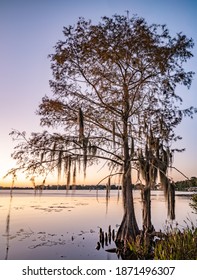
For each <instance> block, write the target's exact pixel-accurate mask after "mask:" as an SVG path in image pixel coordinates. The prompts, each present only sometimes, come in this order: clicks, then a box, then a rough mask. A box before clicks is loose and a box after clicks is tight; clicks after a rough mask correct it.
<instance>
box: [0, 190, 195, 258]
mask: <svg viewBox="0 0 197 280" xmlns="http://www.w3.org/2000/svg"><path fill="white" fill-rule="evenodd" d="M182 194H183V193H178V195H177V196H176V222H178V223H179V226H180V227H181V226H185V220H187V219H189V220H192V221H193V222H194V223H196V215H195V214H193V213H192V209H191V208H190V206H189V202H190V197H188V196H182ZM134 202H135V209H136V217H137V220H138V223H139V227H141V223H142V220H141V215H142V204H141V201H140V192H139V191H134ZM122 214H123V210H122V201H121V197H119V198H118V192H117V191H111V192H110V199H109V201H108V203H106V196H105V191H101V190H99V191H98V194H97V192H96V191H93V190H92V191H87V190H84V191H79V190H76V191H69V192H68V193H67V194H66V192H65V191H55V190H50V191H46V190H45V191H43V192H42V194H39V193H37V194H36V195H35V194H34V191H30V190H14V191H13V196H12V198H10V192H9V191H2V190H1V192H0V217H1V219H0V259H11V260H14V259H18V260H21V259H29V260H33V259H37V260H38V259H46V260H49V259H70V260H74V259H84V260H87V259H92V260H93V259H98V260H99V259H117V256H116V254H112V253H108V252H106V251H105V250H104V249H101V250H99V251H98V250H96V249H95V247H96V244H97V241H98V232H99V228H100V227H101V228H102V229H103V230H104V231H106V232H107V231H108V227H109V225H111V228H112V229H115V231H117V229H118V226H119V224H120V222H121V219H122ZM152 220H153V224H154V226H155V229H156V230H159V229H163V228H164V226H165V224H166V220H167V210H166V202H165V199H164V196H163V193H162V192H160V191H155V192H153V194H152ZM114 247H115V245H114V244H113V242H112V243H111V244H108V246H107V247H105V248H114Z"/></svg>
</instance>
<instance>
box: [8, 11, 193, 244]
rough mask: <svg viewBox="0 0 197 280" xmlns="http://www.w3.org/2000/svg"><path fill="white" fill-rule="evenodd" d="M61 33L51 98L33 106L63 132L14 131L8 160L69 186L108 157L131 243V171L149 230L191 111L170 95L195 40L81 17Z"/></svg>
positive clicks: (136, 23)
mask: <svg viewBox="0 0 197 280" xmlns="http://www.w3.org/2000/svg"><path fill="white" fill-rule="evenodd" d="M63 36H64V39H62V40H60V41H59V42H57V44H56V46H55V51H54V53H53V54H51V55H50V56H49V57H50V60H51V69H52V73H53V79H52V80H51V81H50V87H51V90H52V92H53V96H52V97H48V96H45V97H43V99H42V102H41V104H40V105H39V109H38V115H40V117H41V125H42V126H43V127H46V128H47V127H50V128H54V127H56V128H60V127H61V130H62V129H63V132H62V133H60V132H59V133H49V132H47V130H45V131H44V132H43V133H32V135H31V137H30V138H27V139H26V138H25V135H24V134H21V133H19V132H16V131H15V132H13V134H14V135H15V137H19V136H20V137H21V136H22V138H23V141H22V142H20V143H19V145H18V146H17V147H16V149H15V152H14V153H13V158H15V159H16V160H17V164H18V167H17V168H19V169H21V168H22V169H24V170H25V171H26V172H29V173H30V174H32V173H33V174H35V173H36V172H37V173H38V174H39V175H40V174H43V175H45V174H47V173H49V172H52V171H54V170H55V169H57V170H58V174H59V175H60V173H61V172H64V174H65V175H66V178H67V179H66V180H67V185H68V186H69V185H70V183H71V179H72V178H73V180H74V182H75V179H76V178H77V172H81V171H82V169H83V172H84V175H85V174H86V167H87V164H88V163H98V162H99V161H100V160H106V161H107V162H108V163H109V165H108V166H109V169H110V173H109V178H112V177H113V175H114V174H119V175H120V176H121V178H122V197H123V208H124V215H123V219H122V222H121V225H120V228H119V230H118V233H117V236H116V240H117V241H128V240H130V239H135V238H136V236H137V235H138V234H139V233H140V230H139V227H138V224H137V221H136V217H135V209H134V201H133V190H132V176H133V175H132V174H133V170H134V169H135V170H136V169H137V170H138V177H139V178H140V180H143V182H145V188H146V189H144V195H145V197H146V198H145V199H144V215H143V220H144V226H145V227H146V228H151V227H152V224H151V216H150V211H151V208H150V189H151V188H152V186H153V185H154V183H155V181H156V178H157V177H158V174H159V175H160V180H161V183H162V184H163V186H164V188H165V190H166V193H168V192H169V190H170V187H169V186H170V184H169V179H168V175H167V171H168V168H169V165H170V158H171V156H172V153H173V151H172V150H171V143H172V142H173V141H175V140H177V136H176V135H175V133H174V129H175V127H176V126H177V125H178V124H179V123H180V122H181V120H182V118H183V117H184V116H186V115H188V116H192V114H193V113H194V111H195V110H194V109H193V108H188V109H185V110H181V109H180V105H179V103H180V102H181V101H182V100H181V98H180V97H179V96H178V95H176V86H177V85H179V84H181V85H184V86H187V87H188V88H189V86H190V84H191V81H192V76H193V72H186V71H185V70H184V68H183V64H184V63H185V62H186V61H187V60H188V59H189V58H190V57H192V53H191V51H190V49H191V48H192V47H193V41H192V39H188V38H187V37H186V36H185V35H183V34H182V33H179V34H177V35H176V36H174V37H171V36H170V34H169V31H168V29H167V27H166V26H165V25H157V24H152V25H148V24H147V23H146V21H145V20H144V19H143V18H139V17H137V16H134V17H132V18H130V19H129V18H128V17H125V16H119V15H115V16H113V17H112V18H108V17H103V18H102V20H101V22H100V23H98V24H93V23H92V22H91V21H86V20H85V19H83V18H80V19H79V20H78V22H77V23H76V24H75V25H74V26H68V27H64V29H63ZM14 171H15V170H14V169H13V170H11V172H14ZM109 182H110V180H109ZM108 185H109V184H108ZM169 197H170V196H169ZM170 201H171V200H169V204H170ZM171 205H172V204H171ZM172 208H173V207H172Z"/></svg>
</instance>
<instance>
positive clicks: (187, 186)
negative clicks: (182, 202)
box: [0, 177, 197, 192]
mask: <svg viewBox="0 0 197 280" xmlns="http://www.w3.org/2000/svg"><path fill="white" fill-rule="evenodd" d="M193 178H195V180H194V179H193ZM194 181H195V182H194ZM132 187H133V190H141V188H142V187H143V185H141V184H136V185H132ZM10 189H17V190H68V189H71V190H106V185H105V184H102V185H96V184H95V185H92V184H91V185H70V186H69V187H68V186H66V185H36V186H25V187H20V186H13V187H12V186H0V190H10ZM121 189H122V188H121V186H120V185H115V184H114V185H113V184H112V185H111V186H110V190H121ZM153 190H155V191H156V190H159V191H160V190H163V189H162V188H161V186H160V185H159V184H158V185H156V186H155V187H154V189H153ZM175 191H186V192H187V191H188V192H197V178H196V177H192V178H191V179H190V180H185V181H178V182H176V183H175Z"/></svg>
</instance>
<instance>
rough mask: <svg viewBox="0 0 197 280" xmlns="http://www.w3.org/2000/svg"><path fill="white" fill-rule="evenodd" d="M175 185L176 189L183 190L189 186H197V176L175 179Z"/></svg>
mask: <svg viewBox="0 0 197 280" xmlns="http://www.w3.org/2000/svg"><path fill="white" fill-rule="evenodd" d="M175 186H176V187H175V188H176V190H178V191H182V190H183V191H184V190H187V189H188V188H191V187H197V177H191V178H190V179H189V180H184V181H177V182H176V183H175Z"/></svg>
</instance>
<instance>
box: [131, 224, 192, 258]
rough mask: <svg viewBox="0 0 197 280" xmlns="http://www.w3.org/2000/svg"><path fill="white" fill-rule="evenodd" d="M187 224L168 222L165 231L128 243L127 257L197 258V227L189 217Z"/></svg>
mask: <svg viewBox="0 0 197 280" xmlns="http://www.w3.org/2000/svg"><path fill="white" fill-rule="evenodd" d="M185 224H186V225H185V226H184V227H183V229H180V225H178V224H176V226H175V227H173V226H172V225H167V224H166V226H165V228H164V231H163V232H159V233H158V234H157V233H155V234H154V236H144V237H143V239H142V238H140V237H139V238H137V239H136V241H135V242H132V243H128V252H127V259H138V260H140V259H141V260H142V259H144V260H147V259H154V260H197V228H196V227H195V226H194V223H193V222H191V221H190V220H189V219H187V221H185Z"/></svg>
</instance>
